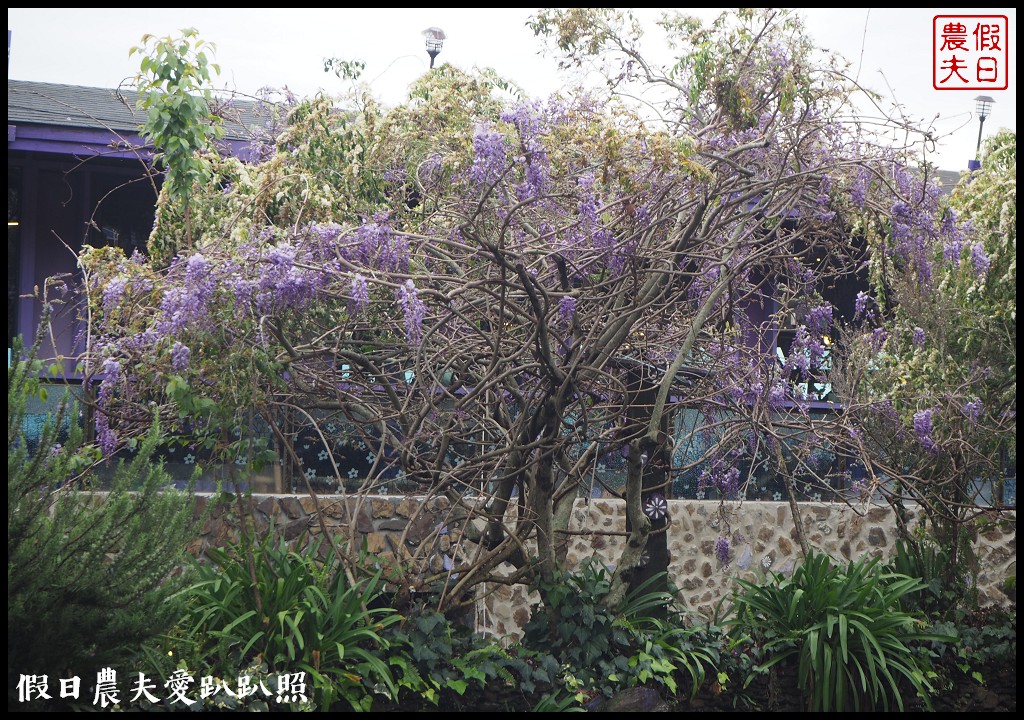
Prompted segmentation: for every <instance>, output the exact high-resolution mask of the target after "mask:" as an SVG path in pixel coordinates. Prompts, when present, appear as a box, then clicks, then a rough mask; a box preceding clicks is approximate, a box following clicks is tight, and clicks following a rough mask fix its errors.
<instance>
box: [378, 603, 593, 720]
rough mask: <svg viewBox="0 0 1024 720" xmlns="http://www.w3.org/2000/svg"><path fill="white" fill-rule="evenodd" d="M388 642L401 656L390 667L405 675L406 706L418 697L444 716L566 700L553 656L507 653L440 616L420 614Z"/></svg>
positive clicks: (393, 632)
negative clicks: (397, 668) (446, 714)
mask: <svg viewBox="0 0 1024 720" xmlns="http://www.w3.org/2000/svg"><path fill="white" fill-rule="evenodd" d="M388 636H389V638H391V639H392V649H393V650H395V652H393V653H391V655H390V661H391V662H392V663H393V664H395V665H397V666H400V668H401V670H402V679H401V681H400V682H399V685H400V687H401V688H402V689H403V690H404V691H405V692H403V694H402V700H403V704H404V705H408V704H414V703H415V702H416V700H415V698H417V697H418V698H420V699H421V700H422V704H423V706H424V707H429V706H433V707H436V708H437V709H439V710H444V711H456V712H464V711H479V710H482V709H485V708H486V709H491V710H494V711H501V712H516V711H522V710H525V709H528V708H530V707H531V705H532V704H535V703H541V704H542V705H543V704H545V703H547V702H555V703H556V704H558V703H560V702H562V701H564V700H565V697H564V693H562V694H559V692H558V691H559V690H562V688H559V687H557V686H556V683H557V681H558V677H559V670H560V668H559V665H558V662H557V661H556V660H555V658H554V657H552V656H551V655H550V654H549V653H546V652H533V651H530V650H527V649H525V648H523V647H522V646H519V645H513V646H511V647H508V648H505V647H502V645H501V643H500V641H499V640H498V639H497V638H493V637H484V636H481V635H476V634H474V633H473V632H472V630H471V629H470V628H469V627H466V626H465V625H460V624H458V623H453V622H451V621H449V619H448V618H446V617H445V616H444V615H442V614H441V613H439V612H436V611H433V610H428V609H426V608H418V609H414V611H413V612H411V613H410V616H409V617H407V618H406V619H405V620H403V622H402V623H401V625H395V626H393V627H392V629H391V631H389V635H388ZM545 692H547V693H549V694H548V695H545V696H542V694H543V693H545ZM572 695H573V694H572V693H568V697H569V700H568V701H566V704H571V701H572Z"/></svg>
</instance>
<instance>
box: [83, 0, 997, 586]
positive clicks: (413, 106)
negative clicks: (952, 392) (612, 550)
mask: <svg viewBox="0 0 1024 720" xmlns="http://www.w3.org/2000/svg"><path fill="white" fill-rule="evenodd" d="M532 24H533V27H534V29H535V30H536V32H537V33H538V34H539V35H541V36H543V37H545V38H548V39H550V40H551V42H553V43H554V44H555V45H556V46H557V47H558V48H559V49H560V50H561V51H562V52H563V53H564V59H565V62H566V63H569V64H572V63H584V62H589V61H590V60H592V59H593V58H595V57H601V58H603V59H605V60H606V61H615V62H618V63H619V64H617V65H615V67H614V68H613V70H612V72H611V74H610V76H609V84H608V90H607V92H603V93H600V94H599V93H596V92H591V93H584V92H578V93H572V94H566V95H563V96H556V97H552V98H549V99H545V100H523V99H521V98H515V97H511V98H510V97H509V94H510V93H509V92H508V91H509V90H510V89H511V88H510V86H509V85H508V84H507V83H504V82H502V81H501V80H500V79H497V78H495V77H493V75H490V74H488V73H469V72H464V71H462V70H459V69H457V68H454V67H451V66H443V67H441V68H438V69H436V70H433V71H431V72H430V73H428V74H427V75H425V76H424V77H423V78H421V80H420V81H418V82H417V83H416V84H415V85H414V86H413V88H412V90H411V93H410V99H409V102H408V103H407V104H405V105H403V106H401V107H398V108H395V109H393V110H387V109H385V108H383V107H381V106H379V105H378V104H377V103H375V102H374V101H373V100H372V99H371V98H369V97H366V96H361V97H352V98H349V99H348V102H345V103H342V104H341V105H340V106H339V105H338V104H337V103H336V102H335V101H334V100H332V99H330V98H327V97H322V96H321V97H316V98H311V99H307V100H304V101H301V102H298V103H295V104H294V105H289V106H286V107H283V108H280V109H281V110H283V111H286V112H287V123H286V126H285V127H284V128H283V130H282V132H280V134H278V135H276V137H274V138H272V140H273V143H272V145H269V146H267V150H268V152H267V153H265V154H264V155H263V156H262V157H260V158H258V159H257V160H256V161H253V162H242V161H241V160H239V159H235V158H213V159H211V162H212V163H213V165H212V174H211V176H210V178H209V180H208V181H207V182H202V178H200V177H198V176H196V177H194V178H193V180H194V181H195V182H196V183H197V184H196V186H195V187H196V190H195V192H194V194H193V195H192V196H191V201H190V205H189V206H188V208H189V212H190V217H186V216H185V215H183V213H182V212H181V210H180V206H176V205H175V204H174V203H173V202H165V203H164V204H162V205H161V208H160V213H159V217H158V221H157V225H156V227H155V229H154V234H153V237H152V238H151V244H152V245H153V246H156V247H168V246H171V247H180V246H181V245H180V243H171V242H165V239H166V238H169V237H175V236H177V234H179V233H180V228H181V227H182V222H186V223H188V222H190V223H191V228H193V237H194V245H193V247H192V249H191V250H189V251H184V252H181V253H180V254H179V255H178V256H177V257H175V258H173V260H171V261H170V264H169V265H168V266H167V267H165V268H163V267H159V266H155V265H154V264H151V263H150V262H148V261H147V259H146V258H142V257H138V258H132V259H125V258H122V257H118V256H117V253H115V252H112V251H110V250H96V249H86V251H85V252H84V253H83V256H82V263H83V266H84V267H85V268H86V276H87V282H88V288H87V289H88V293H89V299H90V308H91V312H92V316H91V318H92V324H91V327H90V333H91V336H92V337H93V338H94V343H93V345H92V347H93V348H94V353H93V355H92V356H91V357H89V358H88V361H89V363H90V365H89V367H90V368H91V369H92V372H97V371H100V370H102V372H103V378H102V382H101V383H100V391H99V407H98V412H97V431H98V433H99V435H100V438H101V440H102V441H103V444H104V446H105V448H106V449H107V450H108V451H110V452H112V451H114V450H115V449H116V447H117V446H118V443H119V442H120V441H122V440H123V439H124V438H125V437H129V436H131V434H132V433H133V432H137V431H138V429H139V428H140V427H141V426H142V423H143V421H144V420H145V419H146V418H148V416H149V415H148V413H149V412H150V410H149V408H150V407H151V404H152V403H154V402H155V403H156V405H157V407H158V408H159V411H160V414H161V417H162V422H163V423H164V424H165V425H166V426H167V427H169V428H172V429H174V430H175V431H177V432H179V433H181V434H182V435H187V436H188V437H189V438H191V439H192V441H193V442H205V443H207V444H208V445H209V446H210V447H217V448H219V450H220V452H221V453H222V459H225V460H236V459H243V460H244V459H246V458H248V459H249V460H254V459H259V457H261V456H259V455H256V454H254V448H255V449H257V450H258V449H259V448H256V446H255V445H254V444H253V443H252V442H250V441H248V440H246V439H245V437H244V435H245V434H244V433H243V432H241V431H242V429H243V428H245V427H247V423H248V422H249V420H250V419H251V418H252V417H254V416H258V417H260V418H262V419H263V420H264V421H265V422H266V423H267V424H268V426H269V427H270V428H271V432H272V439H273V442H274V443H275V444H276V446H277V448H278V451H279V452H280V453H281V454H282V455H284V456H286V457H287V456H288V452H289V451H288V450H287V448H288V447H289V443H290V442H291V435H290V433H291V432H292V429H291V428H293V427H294V425H295V424H296V423H298V424H300V425H305V426H308V427H313V428H314V430H315V433H316V434H317V436H318V437H319V438H320V439H321V442H322V443H323V445H324V449H325V450H326V451H327V452H331V451H332V448H333V447H334V439H333V438H332V437H331V433H332V432H333V431H332V430H329V429H328V428H329V427H331V426H332V424H333V421H338V422H339V423H341V424H343V425H345V426H346V427H348V428H350V429H351V430H350V431H351V432H355V433H358V434H360V436H361V437H362V439H363V440H364V441H365V443H366V444H367V445H368V446H369V447H370V449H371V456H372V457H374V467H373V470H372V471H371V474H370V477H368V478H366V481H365V483H364V484H363V486H362V489H363V490H364V491H366V492H372V491H374V490H375V489H376V488H380V487H383V486H384V485H383V483H384V482H385V480H387V479H389V478H393V477H394V475H395V474H396V473H397V474H399V475H400V477H401V478H402V479H403V481H404V482H406V483H409V484H412V485H413V486H415V487H416V488H417V489H418V490H420V491H422V492H429V493H433V494H445V495H447V496H448V497H449V498H450V499H451V500H452V501H453V502H454V506H453V507H454V511H453V514H452V515H451V516H450V517H449V518H448V519H447V520H446V521H445V522H444V523H443V526H444V532H451V533H452V537H453V538H454V540H455V547H456V551H453V553H452V558H449V560H452V559H453V558H454V561H453V562H452V563H450V567H449V569H448V571H447V572H439V573H433V574H432V573H431V572H430V568H429V563H428V562H427V561H428V555H429V552H424V553H423V556H422V557H417V558H415V559H414V560H415V562H413V564H412V566H413V567H414V570H413V571H410V582H411V583H419V584H421V585H427V584H430V583H431V582H440V583H441V584H442V585H445V587H446V589H445V591H444V595H443V597H444V598H447V600H451V601H455V600H457V599H458V598H462V597H464V595H463V592H462V590H464V589H467V588H470V587H473V586H474V585H477V584H479V583H480V582H483V581H485V580H489V579H494V578H495V577H496V576H495V573H496V572H497V571H498V569H499V568H500V567H505V568H507V567H509V565H507V564H510V565H511V567H513V568H514V569H513V570H512V571H511V572H512V573H513V576H514V578H521V579H530V578H532V577H534V576H535V574H537V575H538V576H539V577H540V578H542V579H544V580H546V581H550V580H551V579H552V578H553V577H554V574H555V572H556V570H557V569H558V567H559V565H560V564H561V563H562V562H563V561H564V560H565V557H566V552H567V538H568V537H570V535H569V532H570V527H569V526H570V521H571V505H572V500H573V499H574V498H576V497H577V496H578V495H579V494H581V493H584V494H585V493H587V492H589V491H590V489H591V488H592V487H593V486H594V485H595V484H596V483H597V482H598V473H597V468H598V467H599V466H600V465H601V464H602V463H603V460H604V459H605V458H607V457H610V456H612V455H617V456H618V457H622V456H626V457H627V461H626V470H625V483H624V485H623V486H622V487H619V488H610V490H611V491H614V492H616V493H619V494H621V495H622V496H623V497H624V498H625V499H626V500H627V508H628V518H629V536H628V538H627V542H626V544H625V547H624V550H623V553H622V556H621V558H620V560H619V562H618V563H617V566H616V572H615V576H614V581H613V586H614V588H615V590H614V592H612V593H610V594H609V598H610V602H614V601H616V600H617V599H618V598H621V597H622V591H623V589H624V588H625V585H626V583H627V582H629V581H630V580H631V579H633V575H634V574H635V572H637V571H638V569H639V568H642V567H643V566H644V564H645V560H644V551H645V549H650V548H653V547H656V543H657V542H658V538H660V539H661V540H660V542H662V543H663V541H664V533H654V534H653V535H652V529H654V530H658V529H660V528H664V526H665V522H666V518H665V517H664V514H663V513H661V512H659V511H656V510H650V511H649V512H645V511H644V508H645V507H646V508H648V509H650V508H657V507H658V501H657V498H662V497H664V496H665V495H666V494H667V493H668V492H669V487H670V484H671V479H672V476H673V474H674V473H678V472H679V471H680V468H679V467H678V462H677V460H678V452H677V451H678V450H679V448H680V447H684V446H692V447H695V448H698V450H697V451H696V453H695V454H694V455H693V456H692V457H690V458H689V459H688V460H687V461H686V462H687V463H688V465H687V466H686V467H684V468H682V469H683V470H686V469H692V468H703V475H702V482H704V483H706V484H708V485H709V486H714V487H717V488H719V489H720V490H721V492H722V495H723V496H735V494H736V493H737V492H739V491H740V489H741V488H742V486H744V485H745V484H747V483H752V482H756V481H757V478H758V477H762V476H764V475H766V474H777V475H781V476H783V477H786V478H793V477H795V476H796V475H798V474H800V475H802V476H805V477H808V478H810V479H811V480H812V481H814V482H817V483H821V484H822V485H823V486H825V485H828V484H830V483H831V482H832V481H833V480H834V478H831V477H829V476H828V475H827V474H826V471H824V470H822V469H821V468H820V466H819V465H818V464H817V463H816V461H815V452H820V451H823V450H827V451H828V452H830V453H833V454H835V455H839V456H846V457H850V458H854V457H860V456H862V455H863V454H865V453H868V452H869V451H870V450H869V448H868V446H867V445H866V444H865V443H864V442H863V439H862V437H861V436H860V435H858V432H857V430H856V429H855V428H854V427H853V426H852V425H851V422H852V421H851V419H850V416H847V415H843V414H832V415H829V416H828V417H826V418H825V419H821V418H820V417H819V416H818V415H815V414H813V413H811V412H810V411H809V410H810V401H811V399H812V398H810V397H809V396H808V395H807V393H806V388H808V387H809V386H810V385H809V384H813V383H814V382H815V381H816V380H821V379H822V372H823V367H824V365H825V362H824V361H825V359H826V356H827V354H828V347H827V345H826V343H828V341H829V337H828V336H829V335H830V333H831V331H832V328H833V326H834V325H835V324H836V323H837V322H838V320H839V318H838V316H837V315H836V314H834V308H833V306H832V305H831V303H830V302H829V301H828V300H826V299H825V298H824V297H823V295H822V292H823V290H824V289H825V288H826V287H827V286H828V284H829V282H830V281H831V282H833V283H834V282H835V280H836V278H841V279H842V278H845V279H846V280H849V279H850V278H852V277H853V276H854V275H855V273H856V272H857V269H858V267H859V266H860V264H861V263H863V262H865V260H866V256H865V252H866V250H867V248H868V247H870V248H873V249H874V250H875V252H876V253H877V255H876V257H879V258H886V259H884V260H882V259H880V260H877V261H875V260H873V263H875V264H874V265H873V266H874V267H878V268H881V269H877V270H876V277H883V276H885V277H889V278H891V277H895V276H893V275H892V272H893V270H887V269H886V267H891V268H895V271H898V272H899V273H902V275H901V277H903V276H906V274H907V272H908V271H910V270H912V271H913V272H917V273H923V272H925V270H926V269H927V268H928V267H930V266H929V265H928V263H930V262H931V261H932V260H931V258H930V255H929V253H931V252H932V249H933V247H934V245H933V241H934V238H936V237H941V238H946V239H947V240H948V239H949V238H952V237H954V236H957V234H958V233H961V234H962V233H963V232H965V229H964V226H963V225H962V223H961V222H960V221H959V220H956V219H952V220H950V219H948V218H947V221H945V222H940V221H939V217H940V216H939V213H940V211H941V203H940V201H939V198H938V195H937V191H936V190H935V189H934V188H933V187H932V186H931V185H929V184H928V183H927V181H926V180H925V179H924V178H923V177H922V176H921V174H920V173H917V172H914V171H913V170H912V169H911V168H909V167H908V166H907V164H906V162H905V155H904V153H903V151H902V150H900V149H893V148H892V147H891V146H890V145H888V144H882V143H880V142H878V140H877V137H876V136H875V135H874V134H873V132H871V131H870V130H869V128H870V127H871V125H870V124H861V123H858V122H857V121H856V118H851V115H850V110H851V104H850V99H851V96H852V94H853V93H856V92H859V91H860V89H859V88H858V87H857V86H856V84H855V83H853V82H852V81H850V80H849V78H847V77H846V76H845V75H844V73H843V66H842V65H841V64H838V63H837V62H836V61H835V60H834V59H832V58H829V57H824V56H822V55H820V54H818V53H816V52H815V51H814V50H813V48H812V47H811V45H810V44H809V43H808V42H807V41H806V39H805V38H804V37H803V35H802V30H801V27H800V23H799V20H798V18H797V17H796V16H795V15H793V14H791V13H787V12H782V11H774V10H765V11H754V10H749V11H746V10H745V11H740V12H738V13H733V14H726V15H723V16H722V18H720V19H719V20H718V21H717V22H715V23H713V24H711V25H710V26H707V27H703V26H701V25H700V24H699V23H698V22H697V21H695V20H692V19H687V18H682V17H676V18H669V19H666V20H665V21H664V23H663V28H664V30H665V31H666V32H667V33H668V34H669V36H670V38H671V39H672V43H673V47H674V48H675V49H676V51H677V56H676V58H675V60H674V61H673V63H672V64H670V65H669V66H668V67H665V68H660V67H657V66H655V65H654V64H653V63H651V62H648V61H647V60H646V59H645V58H644V56H643V54H642V53H641V51H640V50H639V48H640V47H641V45H640V38H639V35H638V32H639V30H638V28H637V26H636V25H635V23H633V22H632V21H631V20H630V18H629V17H628V16H626V15H623V14H620V13H618V12H613V11H609V10H602V9H572V10H567V11H542V12H541V13H538V15H537V16H536V17H535V19H534V21H533V23H532ZM606 67H607V66H606ZM628 84H634V85H639V86H640V87H642V88H645V89H646V90H648V91H650V93H651V94H649V95H646V96H645V98H646V99H647V102H648V103H649V104H651V105H652V106H653V107H654V109H655V110H656V111H657V113H656V116H655V117H653V118H652V117H651V116H649V115H645V114H641V113H639V112H638V111H637V110H636V109H635V107H633V106H632V105H631V104H629V103H625V102H620V100H621V99H622V97H623V96H622V95H621V94H620V91H621V90H623V89H624V88H625V87H626V86H627V85H628ZM512 90H514V89H512ZM512 94H513V95H514V93H512ZM979 187H980V186H979ZM980 222H981V218H980V217H979V223H980ZM995 237H996V236H995V235H993V236H992V239H991V242H995ZM989 242H990V241H989V240H986V241H985V243H986V247H988V243H989ZM994 251H995V248H994V247H993V248H992V250H991V251H988V252H994ZM1011 256H1012V253H1011ZM926 260H927V262H926ZM878 263H882V265H880V266H879V265H878ZM885 263H889V265H885ZM878 273H881V275H878ZM885 273H889V275H885ZM892 282H893V281H892V280H891V279H890V280H887V281H885V283H888V284H885V283H880V284H879V285H878V287H879V288H882V287H883V284H885V287H886V288H888V287H889V284H891V283H892ZM964 282H966V280H965V281H964ZM975 292H976V291H975ZM963 293H964V297H965V300H966V298H967V297H968V295H967V293H968V288H967V287H965V288H964V290H963ZM886 302H888V301H886ZM787 324H788V325H789V326H790V327H792V328H793V329H794V337H795V340H794V341H793V345H792V347H791V348H790V353H789V355H788V357H787V358H786V359H785V361H784V362H777V361H776V360H775V358H774V357H773V356H771V355H770V354H769V351H770V350H771V348H772V347H773V343H774V341H775V337H776V335H777V333H778V331H779V329H780V328H781V327H783V326H786V325H787ZM682 410H689V411H692V412H697V413H699V416H700V418H701V420H702V422H701V423H699V424H698V425H696V426H694V427H692V428H691V429H690V430H688V431H685V432H684V433H683V436H682V437H675V438H673V436H672V433H671V432H670V431H669V418H671V417H673V415H674V414H675V413H677V412H678V411H682ZM236 437H240V439H237V440H236V439H235V438H236ZM794 438H800V439H801V442H799V443H794V442H791V441H792V440H793V439H794ZM674 452H676V459H675V460H674V457H673V453H674ZM293 460H294V458H293ZM865 462H866V463H867V464H868V465H870V463H869V462H867V461H865ZM335 479H336V481H337V483H338V485H343V484H344V481H345V478H343V477H341V476H340V474H339V475H338V477H336V478H335ZM789 497H790V499H791V501H792V502H793V503H794V508H795V499H794V496H793V493H792V490H791V489H790V493H789ZM438 531H440V527H439V528H438ZM353 532H354V531H353ZM428 545H429V543H428ZM665 561H666V557H665V554H664V547H663V546H662V550H661V557H660V562H661V563H664V562H665ZM506 563H507V564H506ZM503 564H505V565H503ZM502 572H504V573H506V574H507V573H508V572H509V571H508V570H503V571H502Z"/></svg>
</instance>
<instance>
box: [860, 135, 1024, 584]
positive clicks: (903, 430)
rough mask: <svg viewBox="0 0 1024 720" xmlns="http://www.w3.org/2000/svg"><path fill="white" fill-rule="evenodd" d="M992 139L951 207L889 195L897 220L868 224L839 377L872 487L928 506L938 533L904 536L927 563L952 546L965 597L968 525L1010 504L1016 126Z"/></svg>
mask: <svg viewBox="0 0 1024 720" xmlns="http://www.w3.org/2000/svg"><path fill="white" fill-rule="evenodd" d="M986 147H987V151H986V154H985V162H984V166H983V169H982V170H980V171H975V172H973V173H971V174H970V175H967V176H965V177H964V178H963V179H962V180H961V182H960V184H959V185H958V186H957V187H956V188H955V189H954V191H953V193H952V195H951V197H950V198H949V200H948V203H945V202H939V198H938V197H933V198H931V199H930V200H929V201H928V204H927V205H925V206H923V207H912V206H911V205H908V204H906V203H905V202H903V201H902V200H901V199H900V198H899V197H896V196H894V198H893V205H892V207H891V209H890V212H889V214H888V215H877V216H876V217H874V218H872V219H869V220H867V222H868V232H869V234H870V235H871V237H872V242H873V243H875V244H876V247H875V251H874V252H873V253H872V256H871V257H872V272H871V277H872V288H871V292H867V291H865V292H863V293H861V295H860V296H859V297H858V300H857V310H856V312H857V315H858V318H857V323H856V325H855V327H854V328H853V332H852V335H853V337H852V338H851V342H850V349H851V351H850V352H849V353H848V355H847V357H846V360H845V362H846V368H845V371H844V373H843V379H842V382H843V383H844V384H845V385H846V388H845V389H846V394H847V396H848V397H849V399H850V402H849V411H850V412H851V413H853V414H855V415H856V416H857V421H858V425H859V426H860V427H862V428H863V430H864V441H865V442H866V443H868V444H869V445H870V446H871V447H872V448H874V452H872V453H871V457H872V460H873V463H874V468H875V469H876V471H877V473H876V474H874V477H873V482H874V483H875V487H874V490H876V491H878V492H881V493H882V494H883V495H884V496H886V498H887V499H888V500H890V501H891V502H892V503H893V504H895V505H902V504H904V503H906V502H914V503H917V504H919V505H920V507H921V508H922V509H923V510H924V513H925V515H926V517H927V519H928V523H929V530H930V532H929V533H928V534H927V535H925V536H923V537H920V536H916V535H912V534H908V535H907V536H906V541H907V542H908V543H910V544H911V546H912V547H913V548H914V551H915V553H917V555H918V557H919V558H920V557H921V554H922V553H928V552H929V551H930V552H932V553H934V552H935V549H936V548H938V549H939V551H940V552H941V553H943V555H944V562H943V567H942V570H943V573H944V575H945V577H944V580H945V584H946V587H948V588H950V589H957V590H959V591H961V592H960V593H959V595H960V597H964V596H965V592H966V591H967V590H968V589H969V587H970V575H971V571H972V557H973V555H972V553H971V551H970V530H971V525H970V522H971V521H972V520H974V519H975V518H977V517H978V516H979V515H980V514H982V513H991V511H992V509H993V508H994V507H995V508H998V507H999V506H1000V505H1001V504H1002V500H1003V498H1002V493H1003V488H1002V485H1003V478H1004V473H1007V472H1009V471H1011V469H1012V468H1014V467H1015V466H1016V434H1017V418H1016V414H1017V413H1016V408H1017V377H1016V374H1017V361H1016V352H1017V351H1016V345H1017V319H1016V287H1017V263H1016V256H1017V231H1016V214H1017V211H1016V206H1017V176H1016V157H1017V141H1016V135H1015V134H1013V133H1010V132H1008V131H1002V132H1000V133H999V134H997V135H996V136H994V137H993V138H991V139H990V140H989V141H988V142H987V144H986ZM865 490H867V488H865Z"/></svg>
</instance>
